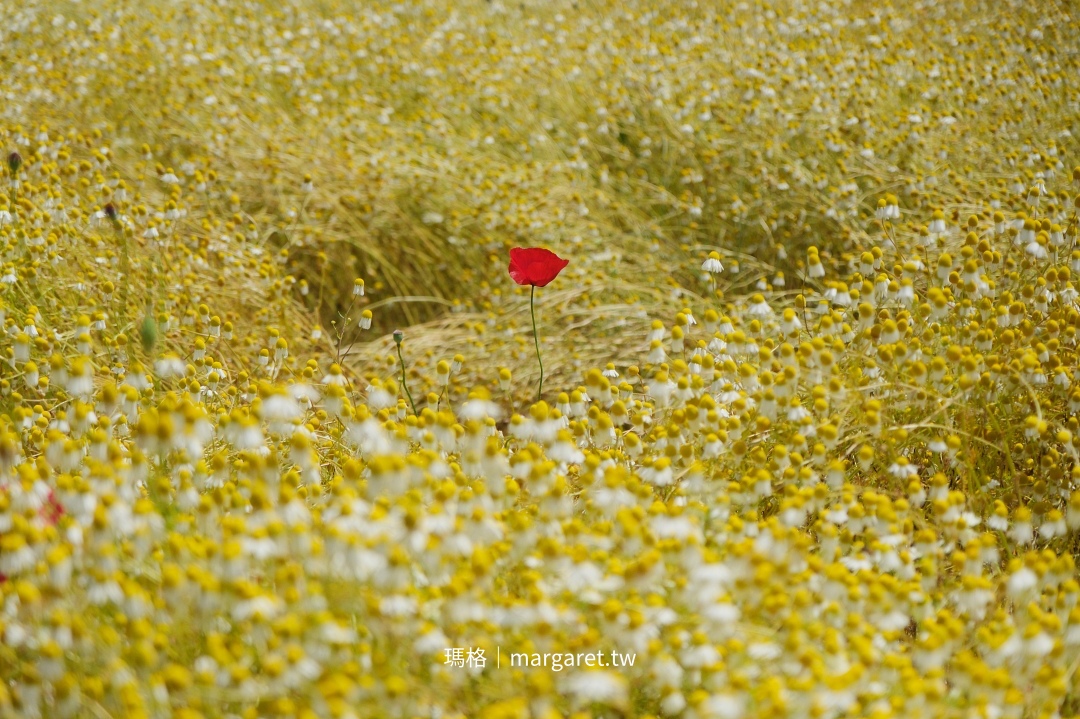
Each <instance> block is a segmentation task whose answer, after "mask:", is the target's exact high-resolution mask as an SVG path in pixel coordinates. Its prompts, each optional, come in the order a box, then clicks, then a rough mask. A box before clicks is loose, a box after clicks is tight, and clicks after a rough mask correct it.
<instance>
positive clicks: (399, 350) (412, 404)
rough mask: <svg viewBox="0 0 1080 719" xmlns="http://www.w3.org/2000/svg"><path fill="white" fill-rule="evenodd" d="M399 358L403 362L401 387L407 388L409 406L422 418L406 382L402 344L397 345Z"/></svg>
mask: <svg viewBox="0 0 1080 719" xmlns="http://www.w3.org/2000/svg"><path fill="white" fill-rule="evenodd" d="M397 356H398V359H399V360H401V386H402V387H404V388H405V395H406V396H407V397H408V398H409V404H410V405H411V406H412V412H413V414H415V415H417V416H418V417H419V416H420V415H419V413H418V412H417V411H416V403H415V402H413V398H412V393H411V392H409V385H408V384H407V383H406V382H405V358H403V357H402V356H401V343H400V342H398V343H397Z"/></svg>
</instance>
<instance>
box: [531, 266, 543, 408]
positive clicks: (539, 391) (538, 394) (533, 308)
mask: <svg viewBox="0 0 1080 719" xmlns="http://www.w3.org/2000/svg"><path fill="white" fill-rule="evenodd" d="M535 299H536V285H533V286H532V290H531V291H530V292H529V314H530V315H532V325H533V342H535V343H536V361H537V363H539V365H540V384H539V385H538V386H537V388H536V401H537V402H539V401H540V398H541V397H542V396H543V394H544V361H543V360H541V359H540V336H539V335H538V334H537V333H536V305H535Z"/></svg>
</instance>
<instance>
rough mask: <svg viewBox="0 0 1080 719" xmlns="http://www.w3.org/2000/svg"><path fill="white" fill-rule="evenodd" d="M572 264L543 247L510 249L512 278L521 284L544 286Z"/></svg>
mask: <svg viewBox="0 0 1080 719" xmlns="http://www.w3.org/2000/svg"><path fill="white" fill-rule="evenodd" d="M568 264H570V260H564V259H562V258H561V257H559V256H558V255H556V254H555V253H554V252H552V251H551V250H545V249H544V248H543V247H527V248H522V247H515V248H514V249H512V250H510V279H512V280H513V281H514V282H517V283H518V284H519V285H532V286H533V287H544V286H546V285H547V284H548V283H549V282H551V281H552V280H553V279H555V278H556V277H558V276H559V273H560V272H562V271H563V268H564V267H566V266H567V265H568Z"/></svg>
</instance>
